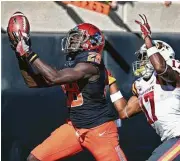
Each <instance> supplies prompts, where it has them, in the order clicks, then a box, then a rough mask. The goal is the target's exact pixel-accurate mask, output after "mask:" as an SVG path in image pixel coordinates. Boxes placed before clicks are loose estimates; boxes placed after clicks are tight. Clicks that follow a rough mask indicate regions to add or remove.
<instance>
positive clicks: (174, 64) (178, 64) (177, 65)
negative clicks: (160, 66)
mask: <svg viewBox="0 0 180 161" xmlns="http://www.w3.org/2000/svg"><path fill="white" fill-rule="evenodd" d="M166 63H167V64H168V65H169V66H170V67H171V68H172V69H173V70H174V71H176V72H178V73H179V74H180V61H179V60H176V59H169V60H168V61H167V62H166Z"/></svg>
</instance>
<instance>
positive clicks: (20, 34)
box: [18, 30, 23, 41]
mask: <svg viewBox="0 0 180 161" xmlns="http://www.w3.org/2000/svg"><path fill="white" fill-rule="evenodd" d="M18 35H19V40H20V41H21V40H22V39H23V35H22V32H21V30H18Z"/></svg>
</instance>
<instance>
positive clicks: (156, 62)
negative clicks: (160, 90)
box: [135, 15, 180, 84]
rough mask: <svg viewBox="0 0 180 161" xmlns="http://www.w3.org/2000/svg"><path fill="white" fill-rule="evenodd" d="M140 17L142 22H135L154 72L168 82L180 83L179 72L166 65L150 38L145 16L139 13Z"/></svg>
mask: <svg viewBox="0 0 180 161" xmlns="http://www.w3.org/2000/svg"><path fill="white" fill-rule="evenodd" d="M139 16H140V17H141V19H142V21H143V22H142V23H141V22H139V21H137V20H135V22H136V23H137V24H139V25H140V27H141V32H142V37H143V39H144V41H145V44H146V47H147V49H148V50H147V56H148V57H149V60H150V62H151V64H152V65H153V67H154V69H155V71H156V73H157V74H158V75H159V76H160V77H161V78H163V79H164V80H166V81H168V82H176V83H178V84H180V76H179V74H178V73H177V72H176V71H175V70H173V69H172V68H171V67H170V66H169V65H167V63H166V60H165V59H164V58H163V56H162V55H161V54H160V53H159V51H158V49H157V47H156V46H154V44H153V43H152V39H151V30H150V26H149V24H148V21H147V18H146V16H145V15H143V16H142V15H139Z"/></svg>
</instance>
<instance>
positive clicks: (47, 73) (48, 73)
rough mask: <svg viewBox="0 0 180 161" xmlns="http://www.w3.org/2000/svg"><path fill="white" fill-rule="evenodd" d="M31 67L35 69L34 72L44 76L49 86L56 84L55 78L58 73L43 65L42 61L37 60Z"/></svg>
mask: <svg viewBox="0 0 180 161" xmlns="http://www.w3.org/2000/svg"><path fill="white" fill-rule="evenodd" d="M32 65H33V66H34V67H35V68H36V70H37V71H38V72H39V73H40V74H41V75H42V76H44V77H45V78H46V79H47V80H48V81H49V83H50V84H54V83H55V82H56V78H57V75H58V71H57V70H55V69H53V68H52V67H50V66H49V65H47V64H45V63H44V62H43V61H42V60H40V59H39V58H37V59H36V60H35V61H34V62H33V63H32Z"/></svg>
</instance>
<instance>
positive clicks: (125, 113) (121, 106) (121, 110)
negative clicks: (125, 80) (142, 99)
mask: <svg viewBox="0 0 180 161" xmlns="http://www.w3.org/2000/svg"><path fill="white" fill-rule="evenodd" d="M110 97H111V101H112V102H113V104H114V106H115V108H116V110H117V112H118V114H119V117H120V118H121V119H126V118H129V117H131V116H133V115H135V114H137V113H139V112H141V108H140V106H139V103H138V98H137V97H136V96H132V97H131V98H130V99H129V100H128V102H127V101H126V99H125V98H124V97H123V96H122V94H121V92H120V90H119V89H118V86H117V84H116V82H114V83H112V84H111V85H110Z"/></svg>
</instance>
